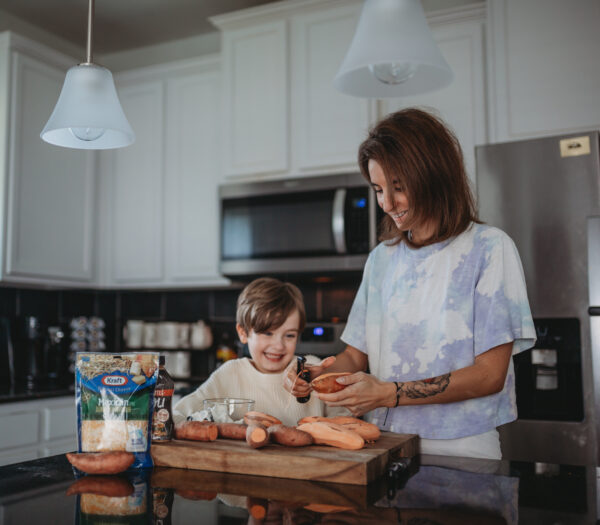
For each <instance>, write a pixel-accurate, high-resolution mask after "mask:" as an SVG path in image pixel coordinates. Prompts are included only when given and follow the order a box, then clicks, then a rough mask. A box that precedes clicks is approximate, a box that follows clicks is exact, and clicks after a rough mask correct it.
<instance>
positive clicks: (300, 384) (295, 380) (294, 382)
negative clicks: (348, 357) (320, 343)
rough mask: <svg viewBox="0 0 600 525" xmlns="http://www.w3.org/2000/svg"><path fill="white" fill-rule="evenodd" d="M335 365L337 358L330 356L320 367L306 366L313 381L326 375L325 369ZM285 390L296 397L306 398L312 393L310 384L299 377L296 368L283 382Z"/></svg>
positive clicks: (291, 368)
mask: <svg viewBox="0 0 600 525" xmlns="http://www.w3.org/2000/svg"><path fill="white" fill-rule="evenodd" d="M333 363H335V356H329V357H326V358H325V359H323V361H321V362H320V363H319V364H318V365H306V367H305V368H306V370H308V371H309V372H310V379H311V381H312V380H313V379H314V378H315V377H318V376H320V375H321V374H323V373H324V371H325V369H326V368H327V367H329V366H331V365H332V364H333ZM283 388H285V389H286V390H287V391H288V392H289V393H290V394H292V395H293V396H295V397H306V396H308V395H309V394H310V392H311V391H312V387H311V386H310V383H307V382H306V381H304V379H301V378H300V377H298V374H297V373H296V368H295V367H290V369H289V371H288V373H287V376H286V378H285V379H284V381H283Z"/></svg>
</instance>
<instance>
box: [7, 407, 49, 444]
mask: <svg viewBox="0 0 600 525" xmlns="http://www.w3.org/2000/svg"><path fill="white" fill-rule="evenodd" d="M39 435H40V418H39V414H38V412H37V411H36V412H21V413H15V414H6V415H3V416H2V432H1V433H0V449H4V448H10V447H17V446H23V445H29V444H35V443H37V442H38V439H39Z"/></svg>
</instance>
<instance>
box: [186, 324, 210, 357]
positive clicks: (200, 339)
mask: <svg viewBox="0 0 600 525" xmlns="http://www.w3.org/2000/svg"><path fill="white" fill-rule="evenodd" d="M191 332H192V333H191V337H190V339H191V344H192V348H194V349H195V350H206V349H207V348H210V346H211V345H212V343H213V336H212V332H211V330H210V327H209V326H208V325H207V324H206V323H205V322H204V321H202V320H200V321H198V322H196V323H195V324H193V325H192V327H191Z"/></svg>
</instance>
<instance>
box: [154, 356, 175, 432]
mask: <svg viewBox="0 0 600 525" xmlns="http://www.w3.org/2000/svg"><path fill="white" fill-rule="evenodd" d="M174 388H175V383H174V381H173V379H172V378H171V376H170V375H169V372H167V370H166V368H165V356H164V355H161V356H160V361H159V368H158V378H157V379H156V388H155V390H154V414H153V416H152V441H153V442H159V443H160V442H164V441H171V438H172V437H173V413H172V410H171V402H172V399H173V390H174Z"/></svg>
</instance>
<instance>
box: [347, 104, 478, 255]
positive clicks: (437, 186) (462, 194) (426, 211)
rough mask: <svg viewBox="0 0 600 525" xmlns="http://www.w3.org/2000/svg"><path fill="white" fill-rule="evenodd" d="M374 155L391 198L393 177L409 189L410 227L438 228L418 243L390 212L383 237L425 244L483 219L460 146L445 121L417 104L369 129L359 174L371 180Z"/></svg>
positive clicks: (382, 227)
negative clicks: (477, 209)
mask: <svg viewBox="0 0 600 525" xmlns="http://www.w3.org/2000/svg"><path fill="white" fill-rule="evenodd" d="M370 159H373V160H375V161H376V162H377V163H378V164H379V165H380V166H381V168H382V169H383V173H384V174H385V178H386V181H387V190H388V192H389V195H388V197H389V198H392V195H393V193H392V192H393V191H394V187H395V184H394V183H393V180H394V179H397V180H398V183H399V184H400V185H401V186H402V187H403V191H405V192H406V194H407V197H408V199H409V206H410V208H409V211H408V214H407V218H406V221H405V223H406V225H407V227H409V228H410V227H412V228H414V227H416V226H420V225H423V224H425V223H431V224H433V225H434V232H435V233H434V235H433V236H432V237H431V238H429V239H427V240H425V241H423V242H421V243H419V244H417V243H416V242H414V241H413V240H412V239H410V236H409V235H408V231H400V230H399V229H398V228H397V227H396V225H395V223H394V221H393V219H392V218H391V217H390V216H389V215H386V216H385V217H384V219H383V220H382V222H381V225H380V231H379V240H381V241H388V244H391V245H393V244H398V243H399V242H401V241H404V242H406V243H407V244H409V245H411V246H414V247H416V246H424V245H427V244H433V243H434V242H440V241H443V240H446V239H448V238H450V237H453V236H455V235H458V234H460V233H462V232H463V231H465V230H466V229H467V228H468V226H469V224H470V223H471V222H480V221H479V219H478V218H477V211H476V208H475V201H474V199H473V194H472V193H471V189H470V186H469V179H468V177H467V174H466V171H465V165H464V160H463V155H462V150H461V147H460V144H459V142H458V139H457V138H456V136H455V135H454V133H453V132H452V131H451V130H450V129H449V128H448V126H447V125H446V124H445V123H444V122H443V121H442V120H441V119H439V118H437V117H435V116H433V115H432V114H430V113H427V112H425V111H422V110H420V109H415V108H408V109H404V110H401V111H398V112H396V113H392V114H390V115H388V116H387V117H386V118H384V119H383V120H381V121H380V122H379V123H378V124H376V125H375V126H374V127H373V128H372V129H371V130H370V132H369V135H368V137H367V138H366V140H365V141H364V142H363V143H362V144H361V145H360V147H359V150H358V164H359V166H360V170H361V173H362V175H363V176H364V177H365V178H366V179H367V181H369V182H370V180H371V179H370V177H369V160H370Z"/></svg>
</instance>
